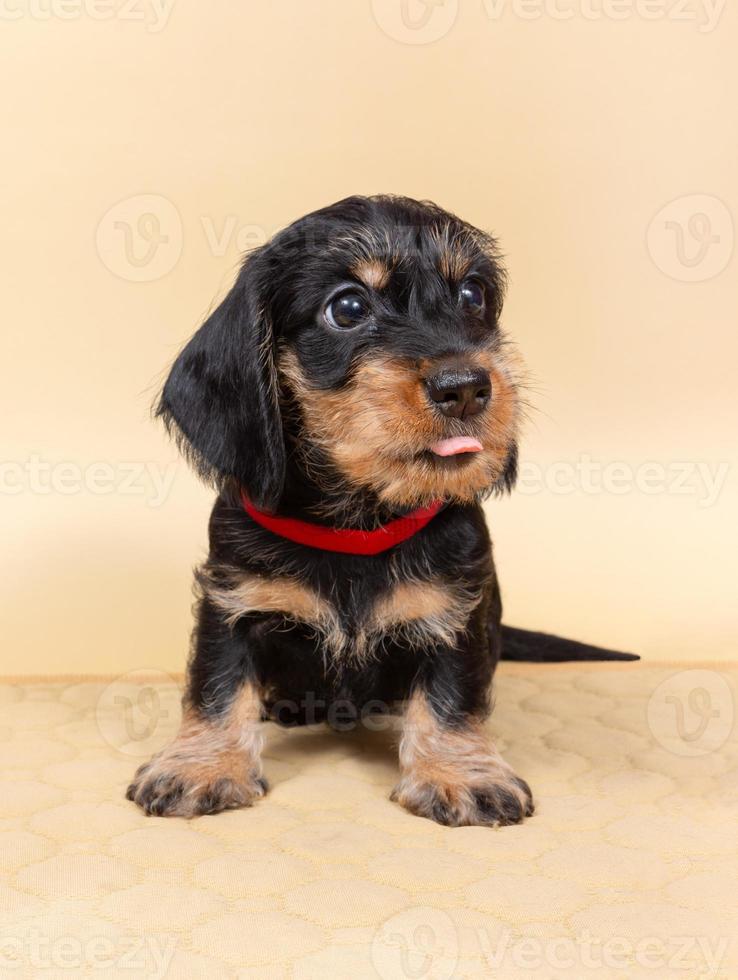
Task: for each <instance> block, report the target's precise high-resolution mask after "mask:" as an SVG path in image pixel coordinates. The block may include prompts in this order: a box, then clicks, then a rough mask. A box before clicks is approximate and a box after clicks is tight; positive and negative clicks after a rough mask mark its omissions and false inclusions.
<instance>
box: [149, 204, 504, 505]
mask: <svg viewBox="0 0 738 980" xmlns="http://www.w3.org/2000/svg"><path fill="white" fill-rule="evenodd" d="M503 287H504V273H503V271H502V268H501V265H500V262H499V259H498V257H497V254H496V248H495V243H494V241H493V240H492V239H490V238H489V237H488V236H487V235H485V234H483V233H482V232H480V231H478V230H477V229H475V228H473V227H471V226H470V225H468V224H466V223H465V222H463V221H461V220H459V219H458V218H456V217H455V216H453V215H451V214H449V213H448V212H446V211H443V210H441V209H440V208H438V207H436V206H435V205H432V204H427V203H420V202H417V201H413V200H409V199H407V198H395V197H373V198H362V197H352V198H348V199H347V200H345V201H341V202H339V203H337V204H334V205H332V206H330V207H327V208H324V209H322V210H320V211H316V212H314V213H313V214H310V215H307V216H306V217H304V218H301V219H300V220H299V221H297V222H295V223H294V224H293V225H290V226H289V227H288V228H286V229H285V230H284V231H282V232H280V233H279V234H277V235H276V236H275V237H274V238H273V239H272V240H271V241H270V242H269V243H268V244H267V245H265V246H263V247H262V248H260V249H257V250H256V251H254V252H253V253H251V254H250V255H249V256H248V257H247V258H246V260H245V262H244V264H243V266H242V268H241V271H240V273H239V276H238V279H237V281H236V284H235V285H234V287H233V288H232V290H231V291H230V293H229V294H228V296H227V297H226V298H225V300H224V301H223V302H222V304H221V305H220V306H219V307H218V308H217V309H216V310H215V312H214V313H213V314H212V315H211V316H210V317H209V318H208V320H207V321H206V322H205V323H204V325H203V326H202V327H201V328H200V329H199V331H198V332H197V333H196V334H195V335H194V337H193V338H192V339H191V340H190V342H189V343H188V344H187V346H186V347H185V348H184V350H183V351H182V353H181V354H180V355H179V357H178V359H177V361H176V362H175V364H174V366H173V368H172V371H171V374H170V375H169V378H168V380H167V382H166V384H165V386H164V391H163V393H162V397H161V401H160V403H159V408H158V412H159V414H160V415H162V416H163V417H164V419H165V421H166V422H167V424H168V425H169V426H170V428H171V429H172V430H173V431H174V432H175V433H176V434H177V436H178V437H179V439H180V443H181V445H182V447H183V449H184V451H185V453H186V454H187V455H188V456H189V458H190V459H191V460H192V461H193V462H194V464H195V466H196V467H197V469H198V470H199V471H200V472H201V474H202V475H204V476H206V477H209V478H213V479H215V481H216V483H222V482H223V481H224V480H226V479H230V480H235V481H236V482H237V483H238V484H240V485H241V486H242V487H243V488H244V489H245V490H246V492H247V494H248V495H249V496H250V497H251V499H252V500H253V501H254V502H255V503H256V504H257V505H258V506H261V507H264V508H266V509H271V510H274V509H276V507H277V505H278V502H279V499H280V496H281V494H282V491H283V487H284V482H285V474H286V472H287V466H288V459H290V458H293V459H295V461H298V460H299V461H300V463H301V465H302V467H303V472H306V473H309V474H310V475H311V478H314V480H315V481H316V482H318V484H319V485H321V484H324V485H325V487H326V490H328V488H330V490H331V491H332V492H335V491H336V490H337V489H339V488H340V489H343V490H344V491H345V492H348V493H352V492H356V493H361V492H364V493H369V494H371V495H372V496H373V497H374V499H377V500H379V501H381V502H382V503H384V504H386V505H388V506H390V507H393V508H404V507H409V506H416V505H421V504H423V503H427V502H429V501H431V500H434V499H445V500H457V501H463V502H470V501H472V500H474V499H475V498H477V497H479V496H480V495H483V494H485V493H488V492H490V491H492V490H499V489H506V488H509V487H510V486H511V484H512V483H513V481H514V479H515V460H516V435H517V428H518V420H519V415H520V408H519V397H518V390H517V384H516V380H515V368H514V363H515V362H514V361H513V359H512V357H511V353H510V348H509V345H508V344H507V342H506V341H505V340H504V339H503V337H502V334H501V332H500V327H499V323H498V318H499V314H500V309H501V306H502V296H503ZM339 485H340V487H339Z"/></svg>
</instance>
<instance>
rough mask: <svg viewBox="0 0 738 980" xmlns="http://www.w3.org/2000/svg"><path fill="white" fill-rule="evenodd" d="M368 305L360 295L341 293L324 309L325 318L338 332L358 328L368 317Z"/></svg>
mask: <svg viewBox="0 0 738 980" xmlns="http://www.w3.org/2000/svg"><path fill="white" fill-rule="evenodd" d="M369 312H370V311H369V304H368V302H367V301H366V299H364V297H363V296H362V295H361V293H341V295H340V296H335V297H334V298H333V299H332V300H331V301H330V303H329V304H328V305H327V306H326V308H325V318H326V320H327V321H328V323H329V324H330V325H331V326H332V327H335V328H336V329H338V330H349V329H350V328H351V327H358V325H359V324H360V323H363V322H364V320H366V319H367V318H368V316H369Z"/></svg>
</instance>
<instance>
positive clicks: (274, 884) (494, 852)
mask: <svg viewBox="0 0 738 980" xmlns="http://www.w3.org/2000/svg"><path fill="white" fill-rule="evenodd" d="M736 690H738V668H735V667H731V666H729V665H718V666H715V667H714V668H706V667H702V666H700V667H697V666H695V667H694V668H690V667H689V666H681V667H676V666H672V667H662V666H660V667H658V668H654V667H648V666H643V665H617V666H611V665H604V664H598V665H591V666H586V667H582V666H573V665H572V666H570V665H561V666H556V667H552V666H536V665H512V664H510V665H504V666H503V668H502V669H501V671H500V673H499V676H498V680H497V698H496V700H497V706H496V709H495V712H494V714H493V716H492V719H491V721H490V726H491V729H492V731H493V732H494V734H495V737H496V739H497V743H498V745H499V746H500V748H501V749H502V751H503V753H504V755H505V757H506V758H507V759H508V761H510V762H511V763H512V764H513V765H514V767H515V768H516V769H517V771H518V772H519V773H520V774H521V775H523V776H524V777H525V778H526V779H527V780H528V781H529V782H530V784H531V786H532V787H533V790H534V793H535V796H536V802H537V807H538V810H537V813H536V815H535V816H534V817H533V818H532V819H530V820H527V821H526V822H525V823H524V824H522V825H520V826H516V827H505V828H497V829H489V828H480V827H464V828H458V829H448V828H444V827H440V826H437V825H435V824H434V823H431V822H429V821H426V820H422V819H419V818H416V817H412V816H410V815H408V814H407V813H405V812H404V811H403V810H401V809H400V808H399V807H398V806H397V805H395V804H393V803H391V802H389V800H388V795H389V792H390V790H391V788H392V785H393V783H394V782H395V780H396V777H397V761H396V751H395V748H394V744H393V743H394V742H395V741H396V733H395V732H392V731H383V732H382V731H380V732H366V731H363V732H361V733H359V732H354V733H349V734H343V735H339V734H335V733H333V732H330V731H328V730H326V729H322V728H321V729H309V730H305V729H302V730H289V731H286V730H279V729H276V728H274V726H271V725H269V726H267V728H268V742H267V748H266V758H265V770H266V775H267V778H268V779H269V781H270V784H271V787H272V789H271V792H270V793H269V795H268V796H267V798H266V799H265V800H263V801H261V802H260V803H259V804H258V805H257V806H255V807H254V808H252V809H250V810H243V811H232V812H229V813H224V814H220V815H218V816H208V817H201V818H199V819H197V820H194V821H190V822H186V821H182V820H177V819H174V820H172V819H169V820H165V819H157V818H152V817H149V818H147V817H145V816H143V815H142V814H141V813H140V812H139V811H138V810H137V808H136V807H135V806H134V805H133V804H131V803H128V802H126V800H125V799H124V796H123V794H124V791H125V787H126V785H127V783H128V781H129V778H130V776H131V774H132V772H133V770H134V769H135V768H136V766H137V765H138V764H139V763H140V762H141V761H143V760H144V759H145V758H146V757H147V756H148V755H149V754H150V753H151V752H152V751H154V750H155V749H157V748H158V747H160V746H161V745H162V744H163V743H164V742H166V741H167V740H168V739H169V738H170V737H171V735H172V734H173V733H174V731H176V727H177V720H178V717H179V707H178V698H179V694H178V684H177V680H176V679H174V678H168V677H165V676H159V677H151V676H148V675H143V674H141V675H139V674H137V673H135V672H134V674H132V675H127V676H125V677H122V678H117V679H107V680H106V679H101V680H86V679H75V680H41V681H36V682H22V683H19V682H16V683H9V682H8V683H5V684H3V685H2V686H0V700H1V701H2V713H1V714H0V739H1V740H2V749H3V766H2V786H0V871H1V872H2V879H1V880H2V883H0V913H1V915H0V976H3V977H5V976H8V977H19V978H20V977H24V978H25V977H38V976H43V977H44V978H46V977H48V978H54V977H70V976H94V977H129V978H133V977H171V978H180V977H185V978H199V977H202V978H208V980H217V978H220V977H243V978H251V977H254V978H257V977H258V978H265V980H270V978H275V980H277V978H279V980H281V978H296V980H309V978H310V980H312V978H315V980H318V978H320V980H324V978H352V980H361V978H365V977H366V978H374V980H377V978H380V980H384V978H391V980H395V978H400V980H402V978H408V980H410V978H412V980H418V978H432V980H444V978H445V980H450V978H481V977H503V978H508V977H509V978H521V980H523V978H539V977H540V978H552V977H557V978H558V977H567V978H572V977H574V978H582V977H590V976H591V977H597V978H603V977H618V978H620V977H622V978H640V977H648V978H652V980H659V978H667V977H668V978H673V977H685V978H694V977H720V978H725V980H728V978H731V980H734V978H735V977H737V976H738V821H736V811H737V809H738V744H737V742H736V738H735V733H734V724H733V723H734V714H735V703H736V702H735V695H736Z"/></svg>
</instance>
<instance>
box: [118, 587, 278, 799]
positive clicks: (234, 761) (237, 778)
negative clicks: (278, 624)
mask: <svg viewBox="0 0 738 980" xmlns="http://www.w3.org/2000/svg"><path fill="white" fill-rule="evenodd" d="M198 620H199V621H198V626H197V631H196V636H195V652H194V657H193V659H192V662H191V664H190V669H189V673H188V682H187V692H186V694H185V698H184V715H183V718H182V724H181V727H180V730H179V733H178V734H177V737H176V738H175V739H174V741H173V742H172V743H171V744H170V745H168V746H167V747H166V748H164V749H163V750H162V751H161V752H159V753H158V754H157V755H155V756H154V758H153V759H151V761H150V762H147V763H146V764H145V765H143V766H141V768H140V769H139V770H138V772H137V773H136V775H135V776H134V779H133V782H132V783H131V785H130V786H129V787H128V792H127V794H126V795H127V797H128V799H129V800H133V801H134V802H136V803H138V805H139V806H140V807H141V808H142V809H143V810H144V811H145V812H146V813H147V814H154V815H157V816H178V817H195V816H198V815H201V814H205V813H218V812H219V811H220V810H230V809H234V808H236V807H244V806H250V805H251V804H252V803H254V802H255V801H256V800H257V799H259V798H260V797H262V796H263V795H264V793H265V792H266V788H267V787H266V782H265V781H264V779H263V778H262V775H261V749H262V744H263V736H262V734H261V724H262V722H261V719H262V699H261V696H260V691H259V687H258V684H257V683H256V681H255V678H254V677H253V671H252V670H251V669H250V664H251V660H250V657H249V651H248V648H247V645H248V640H244V638H243V637H240V638H239V639H236V638H235V637H234V635H233V634H232V633H231V631H230V629H229V628H228V627H227V625H226V624H225V623H223V622H222V619H221V614H220V613H219V612H218V610H216V609H215V608H214V607H213V606H212V605H211V604H210V603H209V601H208V600H207V599H204V600H203V601H202V603H201V606H200V610H199V617H198Z"/></svg>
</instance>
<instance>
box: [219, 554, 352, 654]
mask: <svg viewBox="0 0 738 980" xmlns="http://www.w3.org/2000/svg"><path fill="white" fill-rule="evenodd" d="M203 580H204V587H205V592H206V594H207V595H208V597H209V598H210V599H211V600H212V601H213V602H214V603H215V604H216V605H217V606H218V607H219V608H220V609H222V610H223V612H225V613H226V622H227V623H228V624H229V625H231V626H232V625H233V624H234V623H235V622H236V621H237V620H239V619H240V618H241V616H245V615H246V614H247V613H250V612H275V613H282V614H283V615H284V616H287V617H288V618H289V619H292V620H294V621H295V622H299V623H304V624H305V625H307V626H310V627H312V628H313V629H314V630H315V631H316V632H317V633H319V634H320V636H321V637H322V639H323V642H324V643H325V645H326V648H327V649H328V650H329V651H330V652H331V653H334V654H335V653H339V652H341V651H342V650H343V649H344V647H345V644H346V636H345V634H344V632H343V630H342V629H341V624H340V621H339V618H338V616H337V614H336V611H335V609H334V608H333V606H332V605H331V604H330V602H328V601H326V600H325V599H323V598H322V597H321V596H319V595H318V593H317V592H314V591H313V590H312V589H309V588H308V587H307V586H305V585H303V584H302V583H301V582H297V581H296V580H295V579H291V578H287V577H284V576H279V577H276V578H266V577H264V576H261V575H254V574H251V573H248V574H244V573H242V572H237V571H234V572H233V574H232V576H231V579H230V581H229V582H228V584H227V585H226V586H215V585H214V584H212V583H208V581H207V578H206V577H205V576H203Z"/></svg>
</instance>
